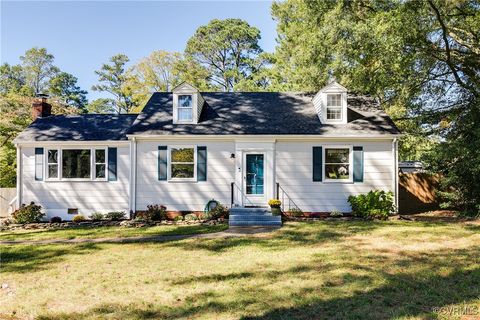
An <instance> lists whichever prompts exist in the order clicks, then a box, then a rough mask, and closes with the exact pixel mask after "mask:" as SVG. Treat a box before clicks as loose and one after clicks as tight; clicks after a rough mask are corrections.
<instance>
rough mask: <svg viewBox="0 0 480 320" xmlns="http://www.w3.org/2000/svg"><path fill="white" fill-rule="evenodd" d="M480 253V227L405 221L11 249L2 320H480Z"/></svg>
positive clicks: (5, 252)
mask: <svg viewBox="0 0 480 320" xmlns="http://www.w3.org/2000/svg"><path fill="white" fill-rule="evenodd" d="M479 248H480V227H479V226H478V225H468V224H464V223H444V222H443V223H433V222H406V221H386V222H363V221H355V222H353V221H350V222H349V221H322V222H314V223H313V222H312V223H288V224H286V225H285V226H284V227H283V228H282V229H280V230H278V231H275V232H274V233H271V234H268V235H265V236H245V237H241V238H228V239H220V238H217V239H189V240H182V241H173V242H167V243H133V244H132V243H130V244H69V245H65V244H57V245H9V246H3V247H2V248H1V259H2V264H1V283H7V284H8V285H9V288H7V289H0V318H2V314H3V317H4V318H7V317H8V316H9V315H12V314H13V313H14V312H15V314H16V315H17V316H19V317H32V318H38V319H193V318H195V319H452V318H453V319H456V318H457V319H460V318H461V313H462V311H461V310H465V309H455V308H461V307H464V306H467V308H466V310H468V312H470V313H475V312H478V313H479V314H480V255H479V250H480V249H479ZM440 308H443V309H440ZM438 310H440V311H438ZM455 310H457V311H455ZM456 312H457V313H456ZM476 316H477V317H478V314H477V315H476ZM469 319H470V318H469Z"/></svg>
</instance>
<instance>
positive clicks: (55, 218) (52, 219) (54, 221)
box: [50, 217, 62, 223]
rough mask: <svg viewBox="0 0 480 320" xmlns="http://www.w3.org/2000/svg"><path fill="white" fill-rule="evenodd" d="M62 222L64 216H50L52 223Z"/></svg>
mask: <svg viewBox="0 0 480 320" xmlns="http://www.w3.org/2000/svg"><path fill="white" fill-rule="evenodd" d="M60 222H62V218H60V217H51V218H50V223H60Z"/></svg>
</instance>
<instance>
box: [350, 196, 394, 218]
mask: <svg viewBox="0 0 480 320" xmlns="http://www.w3.org/2000/svg"><path fill="white" fill-rule="evenodd" d="M393 201H394V198H393V193H392V192H391V191H389V192H385V191H383V190H371V191H369V192H368V193H367V194H360V195H357V196H349V197H348V202H349V203H350V206H351V207H352V213H353V215H354V216H357V217H361V218H365V219H380V220H384V219H387V218H388V216H389V215H390V214H391V213H393V212H394V211H395V205H394V203H393Z"/></svg>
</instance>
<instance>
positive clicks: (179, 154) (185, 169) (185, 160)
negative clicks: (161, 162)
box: [170, 147, 196, 180]
mask: <svg viewBox="0 0 480 320" xmlns="http://www.w3.org/2000/svg"><path fill="white" fill-rule="evenodd" d="M195 154H196V153H195V147H171V148H170V179H172V180H193V179H195V177H196V168H195V166H196V164H195V163H196V159H195Z"/></svg>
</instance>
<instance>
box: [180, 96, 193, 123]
mask: <svg viewBox="0 0 480 320" xmlns="http://www.w3.org/2000/svg"><path fill="white" fill-rule="evenodd" d="M177 112H178V114H177V118H178V121H179V122H189V121H192V120H193V99H192V96H191V95H179V96H178V107H177Z"/></svg>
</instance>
